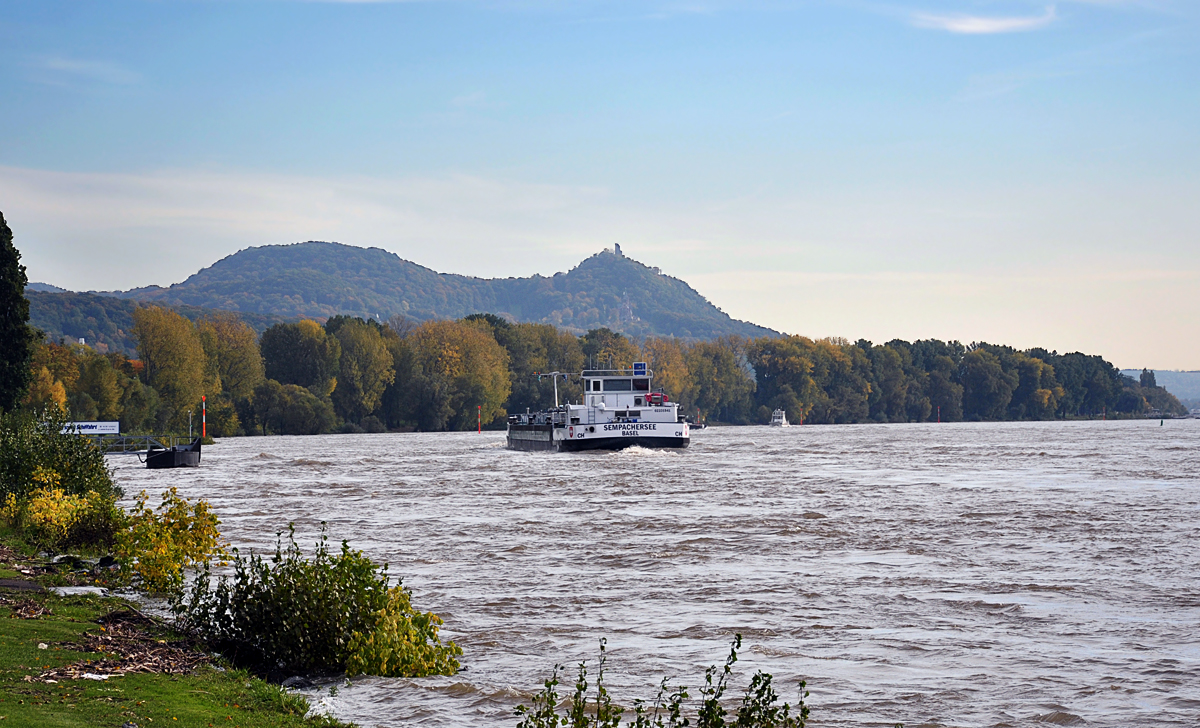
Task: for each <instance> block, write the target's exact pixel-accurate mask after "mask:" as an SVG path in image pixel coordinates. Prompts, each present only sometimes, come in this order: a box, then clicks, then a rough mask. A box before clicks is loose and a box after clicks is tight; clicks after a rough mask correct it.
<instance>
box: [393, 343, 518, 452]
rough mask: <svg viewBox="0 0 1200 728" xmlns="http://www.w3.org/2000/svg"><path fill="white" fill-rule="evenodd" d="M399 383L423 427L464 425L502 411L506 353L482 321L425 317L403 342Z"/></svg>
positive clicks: (508, 385) (507, 388)
mask: <svg viewBox="0 0 1200 728" xmlns="http://www.w3.org/2000/svg"><path fill="white" fill-rule="evenodd" d="M400 343H401V344H403V350H402V351H401V352H399V353H400V355H401V356H400V357H399V359H400V361H401V366H400V374H401V376H400V377H399V380H400V382H401V383H402V386H403V388H404V390H405V391H404V394H405V400H406V402H407V403H408V405H409V411H410V412H411V416H412V417H413V419H414V420H416V422H417V424H418V426H419V427H420V428H421V429H424V430H444V429H466V428H469V427H472V426H474V424H475V418H476V414H477V413H478V415H479V417H480V418H481V419H482V421H483V423H484V424H487V423H490V422H492V421H493V420H494V419H496V418H497V417H502V416H504V414H505V410H504V402H505V400H507V399H508V395H509V392H510V390H511V388H512V382H511V380H510V378H509V373H508V352H506V351H505V350H504V347H502V346H500V344H498V343H497V342H496V339H495V337H493V336H492V333H491V330H490V329H489V328H488V326H487V324H484V323H478V322H461V321H427V322H425V323H424V324H422V325H421V326H420V327H418V328H417V329H416V330H415V331H414V332H413V333H412V334H410V335H409V336H408V338H406V339H404V340H403V341H402V342H400Z"/></svg>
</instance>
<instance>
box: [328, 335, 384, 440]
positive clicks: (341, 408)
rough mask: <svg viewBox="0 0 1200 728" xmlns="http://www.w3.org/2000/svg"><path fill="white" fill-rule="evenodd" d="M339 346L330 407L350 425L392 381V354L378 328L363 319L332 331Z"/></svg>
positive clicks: (374, 403) (375, 404)
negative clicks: (334, 385)
mask: <svg viewBox="0 0 1200 728" xmlns="http://www.w3.org/2000/svg"><path fill="white" fill-rule="evenodd" d="M335 335H336V337H337V341H338V343H339V344H340V345H341V351H342V353H341V358H340V364H339V367H338V376H337V387H336V388H335V389H334V390H333V405H334V408H335V410H336V411H337V413H338V414H339V415H341V416H342V417H344V418H345V419H347V420H349V421H350V422H361V421H362V419H363V418H364V417H366V416H367V415H369V414H370V413H371V412H373V411H374V410H375V408H376V407H378V406H379V403H380V399H381V398H382V397H383V392H384V390H385V389H386V388H387V386H388V385H389V384H391V383H392V382H393V381H394V380H395V378H396V372H395V369H394V367H393V365H392V355H391V352H389V351H388V347H387V345H386V344H385V343H384V341H383V335H382V333H381V327H380V326H378V325H377V324H369V323H367V322H366V321H364V320H363V319H351V320H349V321H344V322H341V323H340V325H339V326H338V327H337V329H336V334H335Z"/></svg>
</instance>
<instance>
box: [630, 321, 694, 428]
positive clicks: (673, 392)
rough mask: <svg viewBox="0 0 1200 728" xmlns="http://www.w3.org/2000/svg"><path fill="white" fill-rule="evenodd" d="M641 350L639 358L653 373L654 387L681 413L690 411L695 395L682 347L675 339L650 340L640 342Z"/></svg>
mask: <svg viewBox="0 0 1200 728" xmlns="http://www.w3.org/2000/svg"><path fill="white" fill-rule="evenodd" d="M641 349H642V350H641V354H640V355H639V357H640V358H641V360H642V361H644V362H646V364H647V365H648V366H649V367H650V370H651V371H653V372H654V386H655V387H656V388H657V387H662V389H663V391H664V392H666V393H667V395H668V396H669V397H671V398H672V399H673V400H675V401H676V402H677V403H679V406H680V408H681V411H682V412H688V411H690V410H691V409H692V407H693V405H694V402H695V398H694V394H695V393H694V392H693V387H692V373H691V371H690V370H689V369H688V363H687V356H686V355H685V352H684V348H683V346H682V345H681V344H680V343H679V342H678V341H677V340H675V339H660V338H651V339H646V340H645V341H643V342H642V347H641Z"/></svg>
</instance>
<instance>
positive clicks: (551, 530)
mask: <svg viewBox="0 0 1200 728" xmlns="http://www.w3.org/2000/svg"><path fill="white" fill-rule="evenodd" d="M111 462H112V463H113V464H114V465H115V466H116V467H117V477H118V480H119V482H120V483H121V484H122V485H123V486H124V487H125V489H126V492H127V493H129V494H135V493H136V492H137V491H138V490H140V489H142V488H147V489H150V490H151V491H161V490H162V489H163V488H165V487H168V486H170V485H175V486H178V487H179V490H180V492H181V493H182V494H183V495H185V496H186V497H188V498H197V497H202V498H207V499H209V500H210V501H211V502H212V504H213V505H214V507H215V509H216V511H217V513H218V514H219V515H220V516H221V518H222V520H223V523H224V525H223V529H224V531H225V534H226V535H227V536H228V538H229V539H230V540H231V541H232V542H233V544H234V545H237V546H240V547H242V548H243V549H245V548H246V547H254V548H256V549H261V550H266V549H269V548H270V547H271V546H272V544H273V543H274V538H275V533H276V532H277V531H278V530H279V529H280V528H281V527H284V526H286V524H287V522H288V521H294V522H295V523H296V527H297V531H298V534H299V535H300V536H301V540H302V541H303V542H312V541H313V540H314V539H315V538H316V534H317V532H318V528H319V523H320V522H321V521H327V522H328V523H329V532H330V535H331V537H332V538H333V539H335V540H336V539H342V538H346V539H349V540H350V542H351V544H352V545H353V546H355V547H358V548H362V549H364V550H365V551H366V552H367V553H368V554H369V555H370V556H371V557H372V558H374V559H376V560H379V561H386V562H388V563H390V564H391V572H392V573H393V574H395V575H400V576H403V578H404V583H405V584H406V585H407V586H409V587H410V588H411V589H412V590H413V594H414V598H413V601H414V603H415V604H416V605H417V606H418V607H420V608H422V609H426V610H432V611H434V612H437V613H438V614H440V615H441V616H442V617H444V618H445V620H446V626H445V630H444V634H445V636H446V637H448V638H450V639H453V640H454V641H456V642H458V644H460V645H461V646H462V648H463V650H464V651H465V655H464V657H463V665H464V667H465V668H466V669H465V670H464V671H463V672H462V673H460V674H459V675H456V676H454V677H445V678H430V679H421V680H405V679H384V678H359V679H356V680H354V682H353V684H352V685H350V686H349V687H342V688H340V689H339V691H338V692H337V695H336V696H330V694H329V691H328V690H311V691H309V694H310V695H313V696H314V697H317V698H318V699H319V704H320V706H321V707H322V708H323V709H328V710H329V711H331V712H332V713H334V714H335V715H337V716H338V717H340V718H343V719H348V720H353V721H355V722H358V723H360V724H361V725H363V726H408V725H424V726H451V727H454V728H468V727H474V726H497V725H500V726H504V725H508V726H513V725H515V724H516V722H517V721H516V719H515V718H514V717H513V716H512V710H513V708H514V706H516V705H517V704H518V703H519V702H521V701H522V700H527V699H528V696H529V694H530V692H531V691H532V690H534V689H536V688H537V687H539V686H540V682H541V680H543V679H544V678H545V677H546V676H547V675H548V673H549V672H550V670H551V668H552V667H553V665H554V664H555V663H556V662H560V663H565V664H568V665H571V664H574V663H577V662H578V661H580V660H582V659H588V660H589V661H593V662H594V658H595V657H596V654H597V649H596V645H597V640H598V639H599V638H601V637H606V638H608V644H609V648H610V649H609V664H608V674H607V677H608V678H609V681H610V683H611V687H612V690H613V693H614V695H615V696H616V698H617V700H618V701H619V702H622V703H624V704H627V705H628V704H630V703H631V702H632V699H633V698H635V697H642V698H650V697H652V692H653V687H654V685H656V684H657V683H658V681H659V680H660V679H661V678H662V677H663V676H669V677H671V678H672V679H673V680H677V681H681V682H683V683H684V684H686V685H689V686H692V687H693V688H694V687H695V686H696V685H697V684H698V683H699V682H700V681H701V679H702V675H703V671H704V668H705V667H706V666H708V665H710V664H713V663H717V662H719V661H721V660H722V659H723V658H724V655H725V654H726V651H727V649H728V643H729V640H730V638H731V636H732V634H733V633H735V632H741V633H742V634H743V635H744V640H745V641H744V645H743V653H742V658H743V659H742V661H741V662H739V663H738V665H737V668H738V671H737V675H738V678H739V680H738V682H737V686H738V687H739V688H740V686H741V685H744V684H745V681H746V680H747V679H748V677H749V675H750V674H751V673H752V672H753V671H754V670H756V669H763V670H766V671H768V672H771V673H773V674H774V675H775V678H776V684H777V685H778V686H779V687H780V688H781V692H782V693H783V695H784V697H785V698H789V699H794V697H795V687H794V686H795V684H796V683H797V682H798V681H799V680H800V679H806V680H808V683H809V688H810V690H811V692H812V695H811V698H810V703H811V705H812V710H813V721H812V724H813V725H823V726H879V725H888V726H891V725H893V724H894V723H896V722H903V723H904V724H905V725H906V726H909V727H910V728H911V727H912V726H917V725H937V726H1042V725H1046V724H1047V723H1049V724H1058V725H1075V724H1078V725H1084V721H1086V724H1087V725H1096V726H1142V725H1145V726H1196V725H1200V569H1198V568H1197V567H1198V565H1200V563H1198V562H1200V556H1198V555H1197V547H1198V545H1200V421H1195V420H1192V421H1171V422H1166V423H1165V424H1164V425H1162V426H1160V425H1159V421H1158V420H1153V421H1130V422H1071V423H1062V422H1051V423H1020V424H943V425H864V426H829V427H811V426H806V427H792V428H789V429H770V428H766V427H745V428H713V429H710V430H707V431H703V432H697V433H695V434H694V437H693V446H692V447H691V448H690V449H689V450H686V451H682V452H664V451H645V450H640V449H633V450H627V451H624V452H619V453H598V454H597V453H590V454H563V455H551V454H543V453H521V452H509V451H507V450H505V449H503V435H502V434H498V433H485V434H482V435H478V434H476V433H452V434H388V435H331V436H320V437H272V438H238V439H232V438H231V439H227V440H224V441H223V442H221V443H220V444H219V445H218V446H215V447H212V448H208V449H206V450H205V454H204V463H203V466H202V467H201V468H199V469H197V470H176V471H147V470H144V469H142V468H141V467H139V466H138V464H137V461H136V459H133V458H131V457H128V456H121V457H119V458H118V457H116V456H114V457H113V458H112V460H111ZM567 682H568V683H569V682H570V680H568V681H567ZM563 692H566V690H564V691H563ZM694 694H695V691H694V690H693V695H694ZM735 697H736V696H735Z"/></svg>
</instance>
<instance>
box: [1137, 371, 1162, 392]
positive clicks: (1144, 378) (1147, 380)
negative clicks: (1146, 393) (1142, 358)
mask: <svg viewBox="0 0 1200 728" xmlns="http://www.w3.org/2000/svg"><path fill="white" fill-rule="evenodd" d="M1138 383H1139V384H1141V385H1142V386H1143V387H1146V388H1153V387H1157V386H1158V381H1157V380H1155V378H1154V372H1152V371H1150V370H1149V369H1143V370H1142V375H1141V379H1140V381H1139V382H1138Z"/></svg>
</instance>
